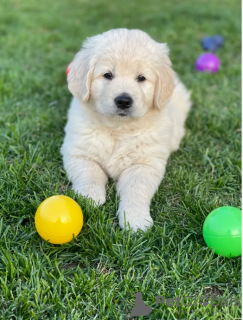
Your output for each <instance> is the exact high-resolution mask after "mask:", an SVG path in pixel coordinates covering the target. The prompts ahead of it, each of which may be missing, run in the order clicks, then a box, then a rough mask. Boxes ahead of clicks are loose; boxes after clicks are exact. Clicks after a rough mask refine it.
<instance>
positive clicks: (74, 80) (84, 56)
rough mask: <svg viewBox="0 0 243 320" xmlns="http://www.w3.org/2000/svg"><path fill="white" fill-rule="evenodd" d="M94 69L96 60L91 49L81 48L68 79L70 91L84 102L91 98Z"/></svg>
mask: <svg viewBox="0 0 243 320" xmlns="http://www.w3.org/2000/svg"><path fill="white" fill-rule="evenodd" d="M93 69H94V61H93V60H92V58H91V57H90V52H89V50H87V49H81V51H80V52H79V53H77V54H76V56H75V59H74V61H73V63H72V65H71V69H70V72H69V74H68V78H67V80H68V89H69V91H70V92H71V93H72V94H73V95H74V96H75V97H76V98H79V99H81V100H82V101H83V102H87V101H88V100H89V96H90V86H91V81H92V77H93Z"/></svg>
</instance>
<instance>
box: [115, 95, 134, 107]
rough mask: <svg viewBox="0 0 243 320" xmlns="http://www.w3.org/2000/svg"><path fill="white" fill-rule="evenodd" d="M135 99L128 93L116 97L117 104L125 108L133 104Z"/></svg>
mask: <svg viewBox="0 0 243 320" xmlns="http://www.w3.org/2000/svg"><path fill="white" fill-rule="evenodd" d="M132 103H133V100H132V98H131V97H129V96H128V95H122V96H118V97H116V99H115V104H116V105H117V107H118V108H119V109H122V110H125V109H128V108H130V107H131V106H132Z"/></svg>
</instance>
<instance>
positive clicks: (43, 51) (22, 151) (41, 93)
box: [0, 0, 241, 320]
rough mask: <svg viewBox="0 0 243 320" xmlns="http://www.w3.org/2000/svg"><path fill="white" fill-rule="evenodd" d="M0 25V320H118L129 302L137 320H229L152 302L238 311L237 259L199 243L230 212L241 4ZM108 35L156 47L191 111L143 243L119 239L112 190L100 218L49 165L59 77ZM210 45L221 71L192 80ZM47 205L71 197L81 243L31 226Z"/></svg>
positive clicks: (20, 3) (54, 152)
mask: <svg viewBox="0 0 243 320" xmlns="http://www.w3.org/2000/svg"><path fill="white" fill-rule="evenodd" d="M0 21H1V24H0V48H1V54H0V248H1V249H0V282H1V287H0V319H6V320H10V319H18V320H20V319H37V320H40V319H48V320H52V319H53V320H54V319H63V320H64V319H65V320H67V319H72V320H76V319H79V320H80V319H125V302H124V301H123V302H122V300H123V299H127V303H128V308H129V310H131V308H132V307H133V306H134V301H135V298H134V296H133V293H134V292H137V291H141V292H142V295H143V299H144V302H145V303H146V304H147V305H150V306H152V308H153V312H152V313H151V314H150V316H148V317H140V319H193V320H194V319H198V320H199V319H200V320H201V319H212V320H216V319H223V320H227V319H240V317H241V307H237V306H234V305H233V306H228V307H227V306H226V307H225V306H218V307H212V306H211V305H210V304H209V305H208V306H201V305H198V306H197V307H177V306H174V307H167V306H166V305H165V304H160V305H159V306H158V307H156V300H155V297H156V296H157V295H164V296H165V297H166V298H175V297H176V296H179V297H184V296H186V295H191V296H195V295H196V296H198V301H199V297H200V296H202V295H204V294H206V295H208V296H209V297H210V296H211V294H216V295H217V294H218V295H219V296H221V297H225V298H227V299H229V298H230V297H231V296H233V297H234V298H240V299H241V258H240V257H238V258H234V259H227V258H223V257H220V256H217V255H216V254H214V253H213V252H212V251H211V250H210V249H208V248H207V246H206V244H205V242H204V240H203V236H202V225H203V222H204V220H205V217H206V216H207V215H208V213H209V212H210V211H212V210H213V209H215V208H217V207H219V206H224V205H230V206H235V207H238V208H240V207H241V203H240V193H241V155H240V147H241V130H240V128H241V120H240V116H241V108H240V106H241V99H240V97H241V96H240V95H241V93H240V84H241V72H240V68H241V61H240V57H241V32H240V27H241V19H240V1H234V0H232V1H230V0H223V1H220V2H219V1H216V0H211V1H206V0H205V1H203V0H200V1H193V0H184V1H179V0H178V1H169V0H167V1H159V0H155V1H149V2H148V1H144V0H140V1H130V0H124V1H120V3H118V2H115V1H108V0H92V1H87V0H86V1H85V0H73V1H68V0H58V1H47V0H42V1H34V0H32V1H30V0H9V1H6V0H2V1H1V4H0ZM117 27H127V28H139V29H142V30H144V31H146V32H148V33H149V34H150V35H151V36H152V37H153V38H155V39H157V40H158V41H161V42H167V43H168V45H169V47H170V49H171V60H172V62H173V67H174V69H175V71H177V72H178V73H179V75H180V77H181V79H182V81H183V82H184V83H185V84H186V86H187V87H188V88H189V89H190V90H192V100H193V104H194V105H193V109H192V111H191V113H190V116H189V118H188V121H187V124H186V127H187V134H186V137H185V138H184V140H183V142H182V145H181V148H180V150H179V151H178V152H176V153H174V154H173V155H172V156H171V157H170V159H169V163H168V167H167V172H166V175H165V178H164V180H163V182H162V183H161V186H160V188H159V190H158V192H157V193H156V195H155V196H154V198H153V200H152V204H151V215H152V217H153V219H154V221H155V225H154V227H153V229H152V230H150V231H148V232H147V233H145V234H142V233H141V234H135V235H132V234H130V233H129V232H127V231H125V230H121V229H120V228H119V226H118V221H117V219H116V214H115V213H116V209H117V204H118V200H119V199H118V198H117V196H116V192H115V187H114V185H113V182H112V181H110V182H109V184H108V186H107V202H106V204H105V205H104V206H103V207H101V208H100V209H95V208H93V207H92V205H91V204H90V203H89V202H88V201H86V200H85V199H84V198H82V197H81V196H78V195H74V194H73V192H72V191H71V190H70V184H69V183H68V180H67V178H66V175H65V172H64V170H63V167H62V159H61V156H60V154H59V149H60V146H61V144H62V140H63V134H64V133H63V128H64V125H65V122H66V115H67V109H68V106H69V102H70V99H71V94H70V93H69V92H68V90H67V84H66V76H65V70H66V66H67V65H68V63H69V62H70V61H71V60H72V59H73V56H74V54H75V53H76V52H77V51H78V50H79V48H80V45H81V42H82V41H83V40H84V39H85V38H86V37H87V36H92V35H94V34H98V33H101V32H103V31H106V30H109V29H111V28H117ZM219 33H220V34H222V35H223V36H224V37H225V41H226V43H225V46H224V48H222V49H221V50H220V51H218V53H217V54H218V56H219V57H220V59H221V62H222V67H221V70H220V72H218V73H217V74H213V75H212V74H201V73H196V72H195V70H194V61H195V59H196V57H197V56H198V55H199V54H200V53H201V52H202V49H201V47H200V42H199V41H200V39H201V38H202V37H203V36H204V35H214V34H219ZM54 194H65V195H67V196H71V197H73V198H74V199H75V200H76V201H77V202H78V203H79V204H80V206H81V207H82V209H83V213H84V227H83V230H82V232H81V234H80V235H79V236H78V237H77V239H75V240H73V242H71V243H68V244H65V245H62V246H58V245H51V244H49V243H47V242H45V241H44V240H42V239H41V238H40V237H39V235H38V234H37V233H36V230H35V225H34V216H35V212H36V209H37V207H38V205H39V204H40V203H41V202H42V201H43V200H44V199H45V198H47V197H49V196H52V195H54Z"/></svg>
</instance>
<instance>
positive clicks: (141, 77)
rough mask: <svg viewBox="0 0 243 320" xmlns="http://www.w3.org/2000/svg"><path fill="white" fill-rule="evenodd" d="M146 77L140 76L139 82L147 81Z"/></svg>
mask: <svg viewBox="0 0 243 320" xmlns="http://www.w3.org/2000/svg"><path fill="white" fill-rule="evenodd" d="M145 80H146V78H145V77H144V76H141V75H140V76H138V82H142V81H145Z"/></svg>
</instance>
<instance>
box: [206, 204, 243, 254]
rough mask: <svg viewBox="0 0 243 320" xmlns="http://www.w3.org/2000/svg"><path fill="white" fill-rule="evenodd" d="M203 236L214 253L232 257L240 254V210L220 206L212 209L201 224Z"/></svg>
mask: <svg viewBox="0 0 243 320" xmlns="http://www.w3.org/2000/svg"><path fill="white" fill-rule="evenodd" d="M203 237H204V240H205V242H206V244H207V245H208V247H209V248H211V249H213V250H214V251H215V253H217V254H219V255H221V256H224V257H228V258H233V257H237V256H240V255H241V210H239V209H237V208H234V207H221V208H217V209H215V210H213V211H212V212H211V213H210V214H209V215H208V216H207V218H206V220H205V221H204V224H203Z"/></svg>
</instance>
